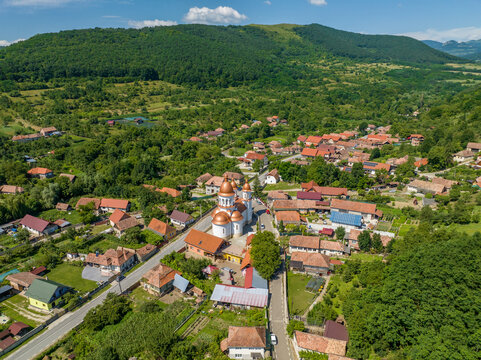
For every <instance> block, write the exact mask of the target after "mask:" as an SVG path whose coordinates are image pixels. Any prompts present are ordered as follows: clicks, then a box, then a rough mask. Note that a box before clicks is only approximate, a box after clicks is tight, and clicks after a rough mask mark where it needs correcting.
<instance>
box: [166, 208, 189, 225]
mask: <svg viewBox="0 0 481 360" xmlns="http://www.w3.org/2000/svg"><path fill="white" fill-rule="evenodd" d="M170 219H171V220H176V221H178V222H181V223H186V222H187V221H189V220H191V219H192V216H190V215H189V214H186V213H184V212H181V211H179V210H174V211H172V214H170Z"/></svg>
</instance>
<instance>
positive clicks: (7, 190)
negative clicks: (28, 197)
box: [0, 185, 25, 194]
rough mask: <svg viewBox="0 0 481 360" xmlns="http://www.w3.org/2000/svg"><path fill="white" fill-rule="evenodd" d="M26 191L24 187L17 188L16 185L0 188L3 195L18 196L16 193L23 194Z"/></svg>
mask: <svg viewBox="0 0 481 360" xmlns="http://www.w3.org/2000/svg"><path fill="white" fill-rule="evenodd" d="M24 191H25V190H24V189H23V187H20V186H15V185H2V186H0V192H1V193H2V194H16V193H23V192H24Z"/></svg>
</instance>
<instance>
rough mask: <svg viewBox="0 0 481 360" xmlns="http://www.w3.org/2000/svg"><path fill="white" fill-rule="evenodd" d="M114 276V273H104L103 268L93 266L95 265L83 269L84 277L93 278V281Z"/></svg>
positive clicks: (101, 280)
mask: <svg viewBox="0 0 481 360" xmlns="http://www.w3.org/2000/svg"><path fill="white" fill-rule="evenodd" d="M112 276H113V274H112V275H110V276H108V275H103V274H102V270H100V268H96V267H93V266H86V267H84V269H83V270H82V279H86V280H92V281H95V282H104V281H108V280H109V279H110V277H112Z"/></svg>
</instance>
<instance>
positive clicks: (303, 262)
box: [289, 251, 330, 275]
mask: <svg viewBox="0 0 481 360" xmlns="http://www.w3.org/2000/svg"><path fill="white" fill-rule="evenodd" d="M289 266H290V268H291V270H293V271H301V272H306V273H308V274H313V275H326V274H327V273H328V272H329V269H330V263H329V256H327V255H324V254H321V253H316V252H315V253H308V252H300V251H294V252H292V253H291V261H290V262H289Z"/></svg>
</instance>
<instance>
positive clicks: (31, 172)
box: [27, 167, 53, 175]
mask: <svg viewBox="0 0 481 360" xmlns="http://www.w3.org/2000/svg"><path fill="white" fill-rule="evenodd" d="M51 172H53V171H52V170H50V169H47V168H41V167H36V168H33V169H30V170H28V171H27V174H29V175H47V174H49V173H51Z"/></svg>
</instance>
